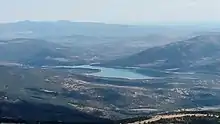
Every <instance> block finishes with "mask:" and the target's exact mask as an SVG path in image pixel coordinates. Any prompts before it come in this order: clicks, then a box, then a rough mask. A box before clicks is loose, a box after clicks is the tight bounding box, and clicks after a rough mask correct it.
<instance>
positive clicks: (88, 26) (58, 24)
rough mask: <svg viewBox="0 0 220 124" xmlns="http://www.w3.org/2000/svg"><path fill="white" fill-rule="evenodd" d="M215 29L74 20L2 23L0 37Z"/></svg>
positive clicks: (120, 34)
mask: <svg viewBox="0 0 220 124" xmlns="http://www.w3.org/2000/svg"><path fill="white" fill-rule="evenodd" d="M210 29H212V27H211V28H210V27H205V28H204V27H201V26H192V25H189V26H186V25H182V26H181V25H145V26H143V25H119V24H104V23H92V22H71V21H65V20H64V21H54V22H42V21H39V22H37V21H19V22H15V23H1V24H0V33H1V36H0V38H17V37H25V38H46V37H47V38H50V37H54V36H56V37H60V36H71V35H73V34H76V35H86V36H102V37H103V36H105V37H130V36H138V37H140V36H146V35H148V34H164V35H173V36H175V35H179V36H183V35H186V34H190V33H192V32H203V31H210Z"/></svg>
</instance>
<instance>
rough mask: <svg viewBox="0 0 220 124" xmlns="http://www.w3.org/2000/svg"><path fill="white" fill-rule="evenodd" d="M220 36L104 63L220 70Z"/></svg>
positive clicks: (159, 67) (186, 42)
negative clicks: (219, 65)
mask: <svg viewBox="0 0 220 124" xmlns="http://www.w3.org/2000/svg"><path fill="white" fill-rule="evenodd" d="M219 58H220V34H216V33H213V34H207V35H200V36H196V37H193V38H190V39H188V40H184V41H179V42H174V43H170V44H167V45H163V46H157V47H152V48H149V49H147V50H144V51H142V52H140V53H137V54H135V55H132V56H129V57H125V58H122V59H117V60H114V61H110V62H107V63H104V64H102V65H104V66H123V67H126V66H130V67H133V66H135V67H143V68H155V69H174V68H178V69H180V70H186V69H197V70H200V69H202V70H203V69H219V67H218V66H217V65H218V64H219V62H220V59H219Z"/></svg>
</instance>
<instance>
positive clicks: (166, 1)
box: [0, 0, 220, 24]
mask: <svg viewBox="0 0 220 124" xmlns="http://www.w3.org/2000/svg"><path fill="white" fill-rule="evenodd" d="M0 2H1V4H0V22H14V21H22V20H35V21H55V20H70V21H78V22H103V23H118V24H146V23H167V22H176V23H182V22H183V23H184V22H220V13H219V12H220V0H0Z"/></svg>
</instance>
